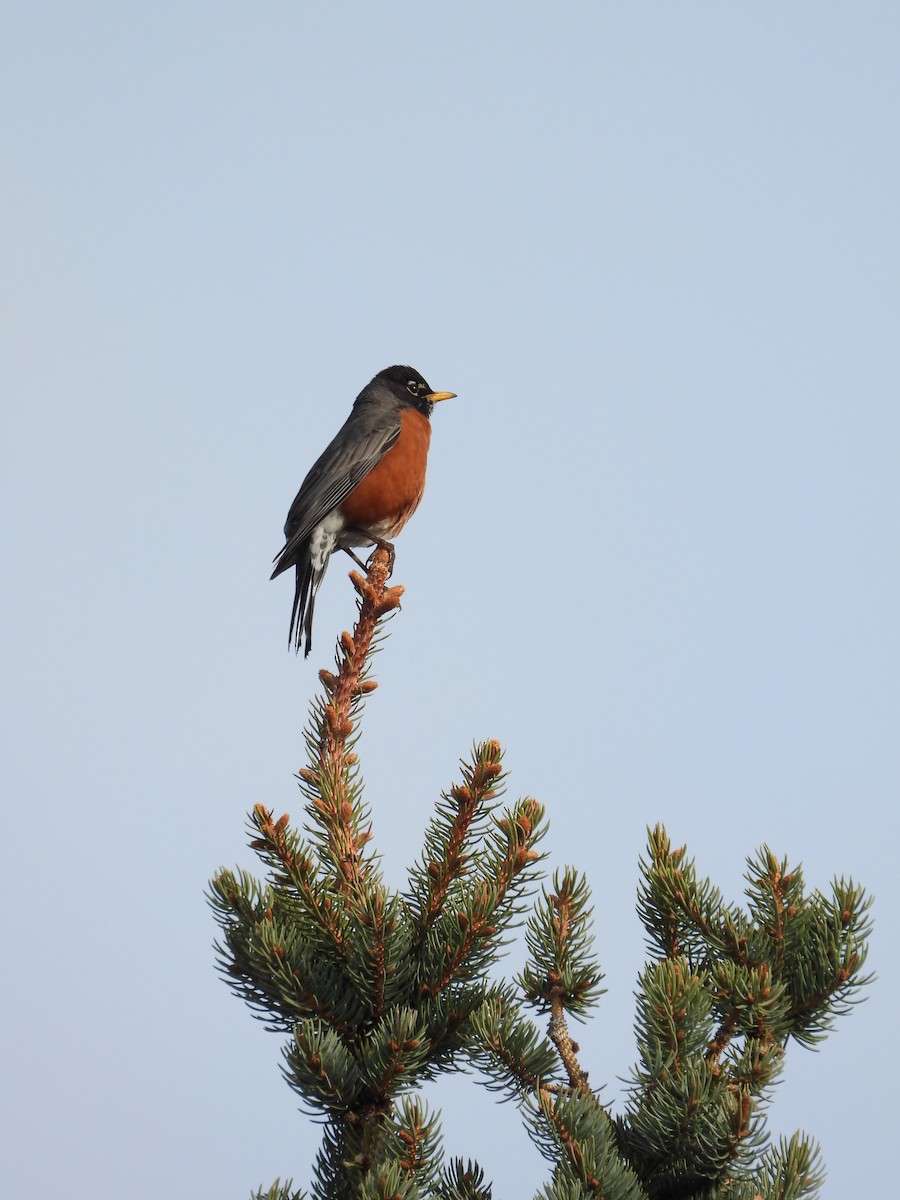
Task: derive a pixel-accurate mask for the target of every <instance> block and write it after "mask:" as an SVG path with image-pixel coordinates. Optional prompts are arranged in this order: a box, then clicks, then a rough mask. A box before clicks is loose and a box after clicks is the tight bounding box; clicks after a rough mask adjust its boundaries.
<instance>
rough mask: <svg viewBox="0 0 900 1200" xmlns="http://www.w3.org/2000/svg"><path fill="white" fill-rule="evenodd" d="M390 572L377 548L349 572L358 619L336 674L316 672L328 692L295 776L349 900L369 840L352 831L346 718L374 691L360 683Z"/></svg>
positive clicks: (395, 604) (345, 637)
mask: <svg viewBox="0 0 900 1200" xmlns="http://www.w3.org/2000/svg"><path fill="white" fill-rule="evenodd" d="M390 570H391V559H390V554H389V551H388V550H386V549H384V548H382V547H378V549H376V550H375V552H374V554H373V555H372V557H371V558H370V559H369V562H368V565H367V574H366V575H361V574H360V573H359V572H358V571H351V572H350V580H351V582H352V583H353V586H354V587H355V588H356V590H357V592H358V593H359V596H360V605H359V617H358V618H357V621H356V624H355V626H354V629H353V633H352V634H351V633H343V634H342V635H341V638H340V646H341V649H342V650H343V656H342V660H341V662H340V665H339V668H338V672H337V674H336V675H335V674H333V673H332V672H331V671H324V670H323V671H320V672H319V678H320V679H321V681H322V684H323V685H324V687H325V690H326V692H327V693H328V697H329V698H328V700H327V702H326V704H325V707H324V710H323V721H322V740H321V743H320V745H319V750H318V756H317V757H318V762H317V763H316V768H315V769H312V770H310V769H305V770H302V771H301V772H300V776H301V778H302V779H303V780H304V782H305V783H307V784H308V785H309V786H310V788H311V789H312V791H313V792H314V795H313V797H312V799H311V806H312V809H313V812H314V815H315V817H316V819H317V820H318V822H319V823H320V824H321V825H322V827H323V828H324V829H325V832H326V837H327V843H328V849H329V851H330V853H331V857H332V860H333V861H334V863H335V864H336V866H337V870H338V879H337V883H338V887H339V888H340V890H341V891H344V892H346V893H348V894H350V895H353V894H359V892H360V890H361V888H362V883H363V870H362V867H361V858H362V849H363V846H365V844H366V842H368V841H369V839H370V838H371V836H372V835H371V830H369V829H362V830H359V829H357V828H356V823H355V821H354V815H355V813H354V805H353V800H352V795H351V790H350V783H351V776H350V768H351V767H352V766H353V764H354V763H355V762H356V755H355V754H354V753H353V752H352V751H351V750H350V749H349V746H348V742H349V739H350V735H351V734H352V732H353V724H354V723H353V720H352V713H353V712H354V709H355V708H356V706H357V704H358V703H359V700H360V699H361V697H363V696H365V695H367V694H368V693H369V692H372V691H374V690H375V688H376V687H377V686H378V684H377V683H376V682H375V680H374V679H363V678H362V674H363V671H364V670H365V666H366V663H367V661H368V657H369V652H370V650H371V646H372V638H373V637H374V635H375V630H376V628H377V626H378V622H379V621H380V620H381V618H382V617H384V616H385V615H386V614H387V613H389V612H391V611H392V610H393V609H395V608H399V606H400V597H401V596H402V595H403V588H402V587H400V586H395V587H388V586H387V580H388V576H389V575H390Z"/></svg>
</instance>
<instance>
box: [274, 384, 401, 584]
mask: <svg viewBox="0 0 900 1200" xmlns="http://www.w3.org/2000/svg"><path fill="white" fill-rule="evenodd" d="M399 436H400V414H399V412H398V411H396V410H394V411H391V410H387V411H386V410H385V409H384V408H383V407H382V406H381V405H367V406H366V407H365V408H360V409H357V408H354V410H353V411H352V412H351V414H350V416H349V417H348V418H347V420H346V421H345V422H344V424H343V426H342V428H341V429H340V431H339V432H338V433H337V435H336V436H335V437H334V439H333V440H332V441H331V443H330V444H329V445H328V446H327V447H326V449H325V450H324V451H323V452H322V454H321V455H320V456H319V458H318V459H317V460H316V462H315V463H314V464H313V466H312V467H311V468H310V471H309V474H308V475H307V476H306V478H305V479H304V480H303V483H302V485H301V487H300V491H299V492H298V493H297V495H296V497H295V499H294V503H293V504H292V505H291V507H290V511H289V512H288V515H287V520H286V521H285V523H284V536H285V539H286V542H285V546H284V549H283V550H282V551H281V552H280V553H279V554H278V555H277V556H276V559H275V564H276V565H275V570H274V572H273V575H272V578H273V579H274V578H275V576H276V575H280V574H281V572H282V571H286V570H287V569H288V568H289V567H292V566H294V565H295V564H296V563H297V561H298V557H299V556H301V555H303V554H305V553H306V551H307V543H308V540H309V535H310V534H311V533H312V531H313V529H314V528H315V527H316V525H318V524H319V522H320V521H322V520H324V518H325V517H327V516H328V514H329V513H330V512H333V510H334V509H335V508H337V506H338V505H339V504H340V503H341V501H342V500H344V499H345V498H346V497H347V496H349V494H350V493H351V492H352V491H353V489H354V488H355V487H356V485H357V484H358V483H359V482H360V481H361V480H363V479H365V477H366V476H367V475H368V474H369V472H370V471H371V470H373V469H374V468H375V467H376V466H377V465H378V463H380V462H381V460H382V458H384V456H385V454H387V452H388V450H390V448H391V446H393V444H394V442H396V440H397V438H398V437H399Z"/></svg>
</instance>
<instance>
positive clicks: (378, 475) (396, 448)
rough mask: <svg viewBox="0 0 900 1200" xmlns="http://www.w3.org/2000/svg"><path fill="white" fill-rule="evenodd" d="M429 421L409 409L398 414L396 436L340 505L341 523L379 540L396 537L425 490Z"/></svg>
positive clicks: (429, 434) (429, 432)
mask: <svg viewBox="0 0 900 1200" xmlns="http://www.w3.org/2000/svg"><path fill="white" fill-rule="evenodd" d="M430 444H431V422H430V421H429V420H428V418H427V417H425V416H423V415H422V413H420V412H416V410H415V409H413V408H404V409H403V410H402V411H401V413H400V436H399V437H398V438H397V440H396V442H394V444H393V446H391V448H390V450H388V452H387V454H385V456H384V458H383V459H382V460H381V462H380V463H379V464H378V465H377V466H376V467H373V469H372V470H371V471H370V472H369V474H368V475H367V476H366V477H365V479H363V480H361V481H360V482H359V483H358V484H357V485H356V487H355V488H354V489H353V491H352V492H351V493H350V494H349V496H347V497H346V499H345V500H344V501H343V503H342V504H341V512H342V513H343V516H344V520H345V521H346V522H347V524H348V525H349V526H352V527H353V528H355V529H363V530H372V531H373V532H374V533H377V534H378V536H379V537H383V538H392V537H396V536H397V534H398V533H399V532H400V530H401V529H402V528H403V526H404V525H405V524H406V522H407V521H408V520H409V518H410V517H411V516H412V514H413V513H414V512H415V511H416V509H417V508H418V507H419V501H420V500H421V499H422V493H423V492H424V491H425V466H426V464H427V462H428V447H429V445H430Z"/></svg>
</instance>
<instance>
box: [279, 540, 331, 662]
mask: <svg viewBox="0 0 900 1200" xmlns="http://www.w3.org/2000/svg"><path fill="white" fill-rule="evenodd" d="M327 565H328V559H327V558H326V559H325V566H327ZM325 566H323V567H321V568H320V569H319V570H317V569H316V568H315V567H314V566H313V564H312V562H311V561H310V559H309V556H306V557H305V558H304V560H303V562H302V563H297V576H296V581H295V583H294V605H293V608H292V609H291V628H290V631H289V633H288V648H289V649H290V647H291V646H293V648H294V650H295V651H296V652H297V653H298V654H299V652H300V645H301V643H302V642H303V639H304V638H305V639H306V646H305V648H304V651H303V657H304V658H309V652H310V650H311V649H312V621H313V609H314V608H315V605H316V593H317V592H318V590H319V588H320V587H321V585H322V580H323V579H324V578H325Z"/></svg>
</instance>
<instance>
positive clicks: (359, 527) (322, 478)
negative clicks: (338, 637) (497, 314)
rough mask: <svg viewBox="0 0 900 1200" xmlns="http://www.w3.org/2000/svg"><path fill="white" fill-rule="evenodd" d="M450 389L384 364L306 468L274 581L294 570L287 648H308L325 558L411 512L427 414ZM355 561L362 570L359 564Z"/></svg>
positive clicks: (373, 537)
mask: <svg viewBox="0 0 900 1200" xmlns="http://www.w3.org/2000/svg"><path fill="white" fill-rule="evenodd" d="M454 395H455V393H454V392H434V391H432V390H431V388H430V387H429V385H428V384H427V383H426V382H425V380H424V379H423V378H422V376H421V375H420V374H419V372H418V371H415V370H413V368H412V367H401V366H397V367H388V368H387V369H386V370H384V371H380V372H379V373H378V374H377V375H376V376H375V378H374V379H373V380H372V382H371V383H368V384H366V386H365V387H364V388H363V390H362V391H361V392H360V393H359V395H358V396H357V397H356V401H355V403H354V405H353V410H352V412H351V413H350V416H349V417H348V418H347V420H346V421H345V422H344V425H343V428H342V429H341V431H340V432H339V433H338V435H337V437H336V438H335V439H334V440H333V441H332V443H331V444H330V446H329V447H328V448H327V449H326V451H325V452H324V454H322V455H321V456H320V457H319V459H318V460H317V462H316V463H315V464H314V465H313V467H312V470H311V471H310V472H309V474H308V475H307V476H306V478H305V479H304V480H303V486H302V487H301V488H300V491H299V492H298V493H297V497H296V499H295V500H294V503H293V504H292V505H291V509H290V512H289V513H288V515H287V520H286V521H285V523H284V536H285V539H286V542H285V547H284V549H283V550H282V551H281V553H280V554H279V555H278V556H277V557H276V559H275V570H274V571H273V572H272V579H274V578H275V577H276V575H280V574H281V572H282V571H287V570H288V568H289V567H295V568H296V572H297V581H296V585H295V587H294V607H293V609H292V611H291V628H290V632H289V633H288V645H289V646H290V645H291V644H292V643H293V645H294V648H295V650H298V651H299V649H300V642H301V641H302V639H303V636H304V635H305V636H306V649H305V651H304V657H305V656H307V655H308V654H309V651H310V648H311V646H312V619H313V607H314V605H315V602H316V593H317V592H318V590H319V588H320V586H321V584H322V580H323V579H324V578H325V571H326V569H327V567H328V560H329V558H330V557H331V555H332V554H334V552H335V551H336V550H345V551H346V552H347V553H348V554H349V555H350V556H351V557H352V558H354V559H356V561H357V562H359V559H358V558H356V555H355V554H354V553H353V550H352V549H351V547H353V546H386V547H387V548H388V549H389V550H390V551H391V553H392V554H393V546H391V544H390V541H389V540H388V539H390V538H394V537H396V536H397V534H398V533H399V532H400V530H401V529H402V528H403V526H404V525H405V524H406V522H407V521H408V520H409V518H410V517H411V516H412V514H413V513H414V512H415V511H416V509H417V508H418V506H419V501H420V500H421V499H422V493H423V492H424V490H425V463H426V459H427V458H428V445H429V443H430V441H431V421H430V419H429V418H430V417H431V411H432V409H433V408H434V405H435V404H436V403H437V401H438V400H450V399H452V398H453V396H454ZM360 566H363V567H364V564H363V563H360Z"/></svg>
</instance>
